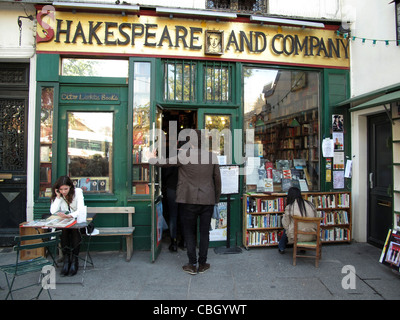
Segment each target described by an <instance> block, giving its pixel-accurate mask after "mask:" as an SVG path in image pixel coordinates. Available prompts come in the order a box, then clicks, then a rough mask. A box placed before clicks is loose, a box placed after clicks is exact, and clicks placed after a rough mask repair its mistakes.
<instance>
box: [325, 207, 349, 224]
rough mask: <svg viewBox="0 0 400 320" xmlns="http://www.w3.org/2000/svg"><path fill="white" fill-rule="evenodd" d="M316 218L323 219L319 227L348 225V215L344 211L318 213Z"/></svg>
mask: <svg viewBox="0 0 400 320" xmlns="http://www.w3.org/2000/svg"><path fill="white" fill-rule="evenodd" d="M318 216H319V217H321V218H323V220H322V222H321V225H323V226H326V225H333V224H349V217H348V213H347V211H345V210H339V211H332V212H329V211H318Z"/></svg>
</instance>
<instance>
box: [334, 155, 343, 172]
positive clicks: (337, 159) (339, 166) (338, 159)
mask: <svg viewBox="0 0 400 320" xmlns="http://www.w3.org/2000/svg"><path fill="white" fill-rule="evenodd" d="M333 169H334V170H344V152H334V154H333Z"/></svg>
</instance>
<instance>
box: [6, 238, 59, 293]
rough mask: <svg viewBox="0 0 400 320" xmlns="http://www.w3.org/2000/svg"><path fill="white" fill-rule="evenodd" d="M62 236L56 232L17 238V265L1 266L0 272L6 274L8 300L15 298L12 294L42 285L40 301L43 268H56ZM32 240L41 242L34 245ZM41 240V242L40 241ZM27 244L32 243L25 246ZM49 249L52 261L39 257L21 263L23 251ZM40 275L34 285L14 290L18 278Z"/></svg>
mask: <svg viewBox="0 0 400 320" xmlns="http://www.w3.org/2000/svg"><path fill="white" fill-rule="evenodd" d="M60 234H61V231H55V232H47V233H42V234H37V235H28V236H17V237H15V241H16V245H15V246H14V251H16V253H17V258H16V262H15V264H8V265H2V266H0V271H2V272H4V275H5V277H6V281H7V286H8V293H7V296H6V298H5V299H6V300H7V299H8V297H11V299H14V298H13V295H12V293H13V292H15V291H17V290H22V289H25V288H28V287H32V286H34V285H40V290H39V292H38V294H37V296H36V297H34V298H35V299H38V298H39V296H40V294H41V293H42V291H43V289H44V286H43V284H42V283H41V281H40V280H41V279H42V278H43V275H44V274H43V273H42V271H43V267H45V266H54V267H55V266H56V262H55V257H56V254H57V246H58V243H59V242H60ZM32 240H34V241H35V242H36V241H37V240H39V242H36V243H32ZM40 240H41V241H40ZM26 242H31V243H28V244H25V243H26ZM44 247H46V248H47V253H48V255H50V257H51V260H48V259H46V258H45V257H37V258H35V259H31V260H27V261H20V252H21V251H23V250H32V249H37V248H44ZM37 272H39V273H40V277H39V281H38V282H35V283H33V284H29V285H25V286H23V287H19V288H16V289H15V288H14V285H15V280H16V278H17V277H18V276H21V275H25V274H29V273H37ZM46 290H47V293H48V295H49V298H50V299H51V295H50V291H49V288H46Z"/></svg>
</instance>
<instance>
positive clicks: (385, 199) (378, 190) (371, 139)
mask: <svg viewBox="0 0 400 320" xmlns="http://www.w3.org/2000/svg"><path fill="white" fill-rule="evenodd" d="M391 146H392V126H391V123H390V120H389V118H388V117H387V115H386V114H378V115H373V116H370V117H368V184H369V185H368V215H367V241H368V242H369V243H371V244H372V245H375V246H377V247H383V245H384V243H385V239H386V236H387V232H388V230H389V229H390V228H391V227H392V181H393V171H392V159H393V156H392V155H393V152H392V147H391Z"/></svg>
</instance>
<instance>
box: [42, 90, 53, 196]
mask: <svg viewBox="0 0 400 320" xmlns="http://www.w3.org/2000/svg"><path fill="white" fill-rule="evenodd" d="M53 108H54V88H52V87H43V88H42V94H41V109H40V188H39V197H50V196H51V162H52V142H53Z"/></svg>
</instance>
